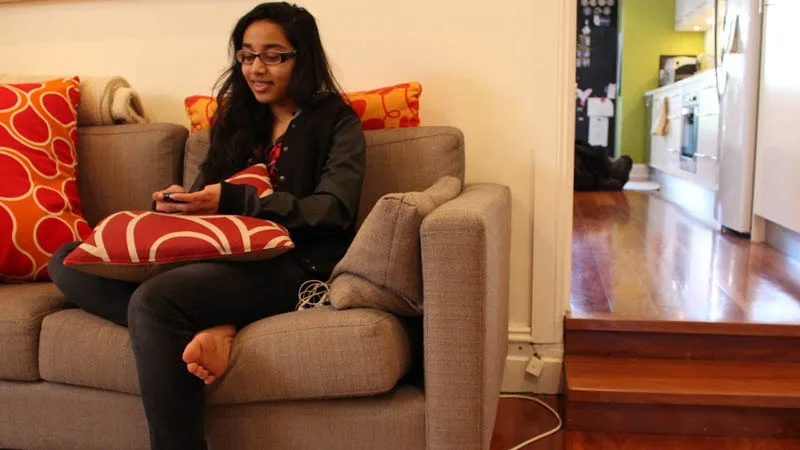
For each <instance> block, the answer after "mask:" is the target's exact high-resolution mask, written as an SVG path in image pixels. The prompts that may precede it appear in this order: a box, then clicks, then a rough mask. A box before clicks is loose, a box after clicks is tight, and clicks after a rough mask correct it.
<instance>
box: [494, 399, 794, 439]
mask: <svg viewBox="0 0 800 450" xmlns="http://www.w3.org/2000/svg"><path fill="white" fill-rule="evenodd" d="M539 398H540V399H543V400H545V401H546V402H547V403H548V404H550V405H551V406H558V405H559V404H560V403H561V402H560V401H559V400H560V398H557V397H553V396H547V397H539ZM562 414H563V412H562ZM555 424H556V422H555V420H554V419H553V418H552V416H551V415H550V413H549V412H547V410H545V409H544V408H543V407H541V406H539V405H538V404H535V403H533V402H528V401H525V400H517V399H502V400H500V406H499V407H498V409H497V420H496V425H495V430H494V435H493V436H492V445H491V450H508V449H510V448H512V447H514V446H515V445H517V444H519V443H521V442H524V441H526V440H528V439H530V438H531V437H533V436H536V435H538V434H540V433H543V432H545V431H547V430H549V429H551V428H552V427H553V426H554V425H555ZM561 449H565V450H708V449H713V450H800V440H792V439H760V438H732V437H702V436H677V435H650V434H619V433H616V434H615V433H587V432H579V431H560V432H559V433H557V434H556V435H553V436H550V437H548V438H545V439H543V440H541V441H538V442H535V443H533V444H531V445H529V446H527V447H526V448H525V450H561Z"/></svg>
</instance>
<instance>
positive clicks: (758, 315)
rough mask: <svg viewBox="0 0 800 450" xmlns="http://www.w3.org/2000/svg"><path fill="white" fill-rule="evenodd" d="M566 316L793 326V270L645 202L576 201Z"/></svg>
mask: <svg viewBox="0 0 800 450" xmlns="http://www.w3.org/2000/svg"><path fill="white" fill-rule="evenodd" d="M571 309H572V311H571V317H573V318H604V317H605V318H608V317H609V316H612V317H613V318H615V319H620V318H630V319H644V320H653V321H680V322H690V321H696V322H708V323H750V324H787V325H795V324H800V263H799V262H797V261H795V260H793V259H791V258H789V257H787V256H785V255H783V254H781V253H779V252H777V251H775V250H773V249H771V248H769V247H767V246H765V245H763V244H751V243H750V241H749V240H747V239H743V238H740V237H737V236H734V235H731V234H728V233H721V232H719V231H717V230H715V229H714V228H712V227H711V226H709V225H708V224H706V223H703V222H701V221H698V220H696V219H694V218H692V217H691V216H690V215H688V214H687V213H686V212H685V211H684V210H682V209H681V208H679V207H677V206H676V205H674V204H672V203H669V202H667V201H665V200H663V199H661V198H660V197H658V196H657V195H654V194H649V193H641V192H630V191H622V192H599V193H598V192H579V193H575V196H574V216H573V245H572V298H571ZM799 330H800V328H799Z"/></svg>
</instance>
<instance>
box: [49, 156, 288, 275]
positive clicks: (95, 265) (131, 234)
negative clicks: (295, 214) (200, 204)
mask: <svg viewBox="0 0 800 450" xmlns="http://www.w3.org/2000/svg"><path fill="white" fill-rule="evenodd" d="M226 181H228V182H229V183H233V184H250V185H253V186H255V188H256V190H257V192H258V195H259V197H265V196H267V195H269V194H271V193H272V184H271V183H270V181H269V177H268V176H267V168H266V166H265V165H263V164H257V165H254V166H251V167H249V168H247V169H245V170H243V171H241V172H239V173H237V174H236V175H233V176H232V177H230V178H228V179H227V180H226ZM292 248H294V243H293V242H292V240H291V238H290V237H289V232H288V231H287V230H286V228H284V227H283V226H281V225H279V224H277V223H275V222H272V221H270V220H264V219H257V218H254V217H245V216H233V215H221V214H213V215H182V214H164V213H159V212H152V211H121V212H118V213H115V214H112V215H110V216H108V217H106V218H105V219H103V220H102V221H100V223H99V224H97V226H96V227H95V229H94V231H93V232H92V234H91V236H89V238H88V239H86V240H85V241H84V242H83V243H82V244H81V245H79V246H78V247H77V248H76V249H75V250H73V251H72V252H71V253H70V254H69V255H67V257H66V258H65V259H64V264H65V265H67V266H70V267H72V268H74V269H77V270H80V271H83V272H87V273H91V274H94V275H100V276H103V277H106V278H113V279H117V280H124V281H133V282H142V281H145V280H147V279H148V278H150V277H152V276H154V275H157V274H159V273H162V272H165V271H167V270H169V269H172V268H174V267H178V266H181V265H184V264H188V263H191V262H195V261H258V260H263V259H269V258H274V257H276V256H279V255H281V254H283V253H286V252H287V251H289V250H291V249H292Z"/></svg>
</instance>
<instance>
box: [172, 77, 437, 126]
mask: <svg viewBox="0 0 800 450" xmlns="http://www.w3.org/2000/svg"><path fill="white" fill-rule="evenodd" d="M421 95H422V85H421V84H420V83H419V82H417V81H412V82H409V83H403V84H398V85H395V86H388V87H383V88H379V89H373V90H371V91H358V92H348V93H346V94H344V100H345V101H346V102H347V103H348V104H349V105H350V106H352V107H353V110H355V112H356V114H358V117H359V118H360V119H361V127H362V128H363V129H364V130H377V129H381V128H411V127H418V126H419V125H420V120H419V98H420V96H421ZM184 106H185V107H186V113H187V114H188V115H189V122H190V123H191V130H192V131H198V130H207V129H209V128H210V127H211V120H212V117H213V116H214V114H215V113H216V112H217V101H216V99H214V97H209V96H204V95H192V96H190V97H186V99H185V100H184Z"/></svg>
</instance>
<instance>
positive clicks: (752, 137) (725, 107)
mask: <svg viewBox="0 0 800 450" xmlns="http://www.w3.org/2000/svg"><path fill="white" fill-rule="evenodd" d="M718 1H719V9H720V10H719V14H718V15H717V20H722V21H723V22H722V27H721V32H720V33H718V42H719V45H720V47H721V51H719V53H718V57H717V65H718V68H719V69H720V70H718V72H717V89H718V92H719V94H720V115H719V124H720V125H719V193H718V201H719V208H720V219H721V220H720V222H721V224H722V226H723V227H724V228H727V229H729V230H733V231H736V232H738V233H743V234H747V233H750V231H751V227H752V224H751V222H752V215H753V188H754V182H753V178H754V168H755V163H756V127H757V111H758V101H759V100H758V94H759V74H760V67H761V25H762V13H763V9H764V5H763V1H764V0H724V1H723V0H718ZM773 1H780V0H773ZM787 1H792V2H800V0H787ZM718 29H719V28H718Z"/></svg>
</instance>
